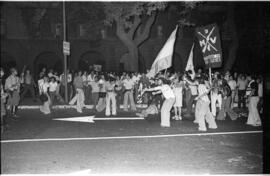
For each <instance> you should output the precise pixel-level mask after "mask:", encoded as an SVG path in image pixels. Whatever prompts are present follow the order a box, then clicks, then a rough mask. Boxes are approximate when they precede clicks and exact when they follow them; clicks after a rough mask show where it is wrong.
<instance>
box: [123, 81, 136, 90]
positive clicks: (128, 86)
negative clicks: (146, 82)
mask: <svg viewBox="0 0 270 176" xmlns="http://www.w3.org/2000/svg"><path fill="white" fill-rule="evenodd" d="M123 83H124V87H125V89H127V90H130V89H132V88H133V86H134V82H133V80H131V79H130V80H128V79H125V80H124V81H123Z"/></svg>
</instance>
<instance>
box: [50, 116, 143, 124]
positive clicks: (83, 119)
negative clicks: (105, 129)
mask: <svg viewBox="0 0 270 176" xmlns="http://www.w3.org/2000/svg"><path fill="white" fill-rule="evenodd" d="M53 120H60V121H71V122H88V123H95V122H94V120H144V118H143V117H137V116H136V117H98V118H95V116H82V117H68V118H55V119H53Z"/></svg>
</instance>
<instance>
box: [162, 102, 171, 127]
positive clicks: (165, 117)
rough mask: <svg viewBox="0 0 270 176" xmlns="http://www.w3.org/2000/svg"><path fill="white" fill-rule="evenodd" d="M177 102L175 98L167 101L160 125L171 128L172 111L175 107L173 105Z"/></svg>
mask: <svg viewBox="0 0 270 176" xmlns="http://www.w3.org/2000/svg"><path fill="white" fill-rule="evenodd" d="M174 102H175V98H169V99H166V100H165V101H164V102H163V104H162V107H161V123H160V125H161V126H162V127H170V117H171V114H170V111H171V109H172V107H173V104H174Z"/></svg>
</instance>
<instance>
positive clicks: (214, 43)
mask: <svg viewBox="0 0 270 176" xmlns="http://www.w3.org/2000/svg"><path fill="white" fill-rule="evenodd" d="M196 36H197V38H198V40H199V44H200V47H201V50H202V54H203V58H204V62H205V65H206V67H207V68H209V67H213V68H216V67H220V66H221V65H222V50H221V44H220V36H219V29H218V26H217V25H216V24H211V25H207V26H203V27H199V28H196Z"/></svg>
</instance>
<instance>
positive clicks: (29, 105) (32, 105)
mask: <svg viewBox="0 0 270 176" xmlns="http://www.w3.org/2000/svg"><path fill="white" fill-rule="evenodd" d="M41 104H42V103H41V101H40V100H37V101H36V102H34V101H33V100H32V99H31V98H25V99H24V100H23V101H22V102H21V103H20V105H19V109H39V107H40V105H41ZM136 107H137V108H147V104H136ZM234 107H237V103H234ZM70 108H76V105H63V104H60V103H57V104H55V105H53V107H52V109H70ZM85 108H86V109H93V105H86V107H85ZM120 108H121V109H123V108H124V107H123V105H120Z"/></svg>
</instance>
